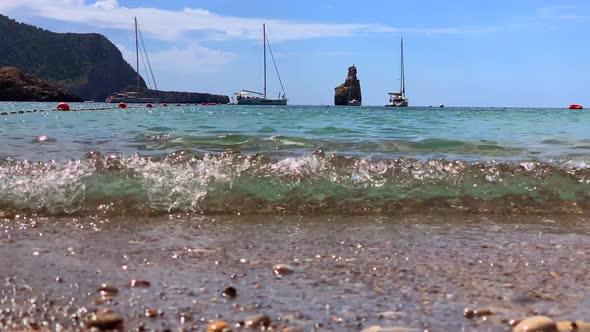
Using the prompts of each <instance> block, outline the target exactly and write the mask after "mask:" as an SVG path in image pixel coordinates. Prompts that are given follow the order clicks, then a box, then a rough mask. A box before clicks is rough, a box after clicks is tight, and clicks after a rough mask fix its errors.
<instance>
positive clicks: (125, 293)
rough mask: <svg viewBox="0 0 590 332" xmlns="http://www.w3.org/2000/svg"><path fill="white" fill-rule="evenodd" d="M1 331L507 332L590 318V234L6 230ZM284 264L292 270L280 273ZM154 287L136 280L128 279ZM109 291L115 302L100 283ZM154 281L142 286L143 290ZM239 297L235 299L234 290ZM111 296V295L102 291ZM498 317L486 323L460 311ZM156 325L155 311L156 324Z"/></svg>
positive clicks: (134, 222) (343, 225) (433, 224)
mask: <svg viewBox="0 0 590 332" xmlns="http://www.w3.org/2000/svg"><path fill="white" fill-rule="evenodd" d="M0 225H1V226H2V228H3V230H4V232H3V233H2V237H1V238H0V251H1V252H2V254H1V255H0V269H1V273H0V275H2V277H3V278H4V280H3V283H2V285H0V294H1V298H0V310H1V311H0V312H1V314H0V329H5V330H6V329H8V330H10V329H18V328H27V325H29V327H31V326H32V327H35V326H38V327H40V328H44V329H48V330H55V329H56V328H58V327H60V326H61V327H63V328H66V329H72V328H83V327H84V326H86V325H85V324H86V323H85V322H84V320H85V317H86V316H87V315H88V313H90V312H94V311H96V310H98V309H99V308H110V309H112V310H113V311H115V312H116V313H119V314H121V315H122V316H123V318H124V328H125V330H135V329H137V328H138V327H143V328H145V329H147V330H151V329H155V330H166V329H170V330H173V331H176V330H179V329H181V328H182V329H184V330H199V331H202V330H205V329H206V326H207V325H208V323H209V322H211V321H213V320H218V319H221V320H225V321H227V322H228V323H230V324H232V325H233V324H236V323H238V322H240V321H244V320H245V319H246V318H247V317H249V316H252V315H259V314H265V315H268V316H269V318H271V320H272V325H273V326H275V327H276V328H278V329H279V330H281V329H282V328H284V327H291V328H301V329H302V330H304V331H309V330H314V329H317V330H327V331H331V330H338V331H346V330H348V331H360V330H362V329H364V328H368V327H370V326H373V325H379V326H383V327H395V326H400V327H406V328H415V329H418V330H425V329H427V330H428V331H461V330H464V331H506V330H507V329H508V328H509V326H508V325H507V323H506V322H507V321H508V320H510V319H522V318H524V317H527V316H531V315H534V314H544V315H548V316H550V317H552V318H554V319H556V320H582V319H584V318H587V317H589V316H590V299H589V298H588V297H587V296H586V295H585V290H586V289H588V288H589V287H590V278H588V277H587V271H588V268H589V267H590V245H589V244H588V243H589V242H588V240H589V237H590V225H588V223H587V221H586V219H585V218H584V217H575V216H552V217H549V216H545V217H540V216H524V217H498V216H493V217H492V216H488V217H486V216H474V217H465V216H460V215H457V216H444V217H441V216H439V217H437V216H433V215H413V216H408V217H375V216H364V217H363V216H360V217H359V216H356V217H351V216H348V217H347V216H318V217H310V216H307V217H295V216H283V217H278V216H247V217H245V216H241V217H240V216H219V217H196V216H192V217H191V216H165V217H158V218H135V219H131V218H128V217H126V218H119V219H117V218H114V219H111V220H108V221H105V220H100V219H99V218H83V219H45V218H37V219H26V220H23V219H12V220H8V219H6V220H3V221H1V222H0ZM275 264H288V265H289V266H291V267H292V268H293V270H294V273H292V274H289V275H284V276H282V277H277V276H276V275H274V274H273V271H272V267H273V265H275ZM133 279H137V280H142V281H143V280H144V281H149V286H148V287H136V288H133V287H130V286H129V283H130V281H131V280H133ZM103 283H106V284H109V285H112V286H114V287H116V289H117V290H118V293H117V294H116V296H106V297H105V296H102V297H101V295H100V294H99V293H97V288H98V287H99V286H100V285H101V284H103ZM142 286H146V285H142ZM229 286H231V287H234V288H235V289H236V291H237V296H236V297H235V298H231V297H229V296H224V295H223V294H222V293H223V290H224V289H225V288H226V287H229ZM107 295H113V294H107ZM467 307H469V308H476V309H490V310H491V311H492V312H493V313H494V315H492V316H489V317H488V318H486V319H485V320H484V319H481V318H476V319H466V318H465V317H463V311H464V309H465V308H467ZM146 312H147V316H155V317H147V316H146Z"/></svg>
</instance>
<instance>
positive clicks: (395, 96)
mask: <svg viewBox="0 0 590 332" xmlns="http://www.w3.org/2000/svg"><path fill="white" fill-rule="evenodd" d="M408 104H409V102H408V98H406V74H405V71H404V39H403V38H402V39H401V70H400V88H399V92H390V93H389V104H388V105H385V107H408Z"/></svg>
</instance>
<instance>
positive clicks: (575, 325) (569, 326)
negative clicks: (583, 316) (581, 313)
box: [557, 321, 590, 332]
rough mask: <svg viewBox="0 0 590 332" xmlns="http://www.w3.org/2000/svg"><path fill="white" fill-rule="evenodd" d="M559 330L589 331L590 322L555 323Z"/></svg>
mask: <svg viewBox="0 0 590 332" xmlns="http://www.w3.org/2000/svg"><path fill="white" fill-rule="evenodd" d="M557 328H558V329H559V331H575V332H590V323H586V322H582V321H566V322H559V323H557Z"/></svg>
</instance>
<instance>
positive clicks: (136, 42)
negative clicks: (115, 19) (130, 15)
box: [134, 17, 139, 96]
mask: <svg viewBox="0 0 590 332" xmlns="http://www.w3.org/2000/svg"><path fill="white" fill-rule="evenodd" d="M134 19H135V62H136V67H135V68H137V94H138V96H139V40H138V37H137V17H134Z"/></svg>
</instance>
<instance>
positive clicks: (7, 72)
mask: <svg viewBox="0 0 590 332" xmlns="http://www.w3.org/2000/svg"><path fill="white" fill-rule="evenodd" d="M0 101H55V102H60V101H69V102H75V101H82V98H80V97H78V96H76V95H74V94H72V93H71V92H69V91H66V90H65V89H62V88H60V87H56V86H54V85H52V84H50V83H48V82H46V81H43V80H41V79H38V78H36V77H34V76H31V75H27V74H25V73H23V72H22V71H20V70H18V69H17V68H14V67H0Z"/></svg>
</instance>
